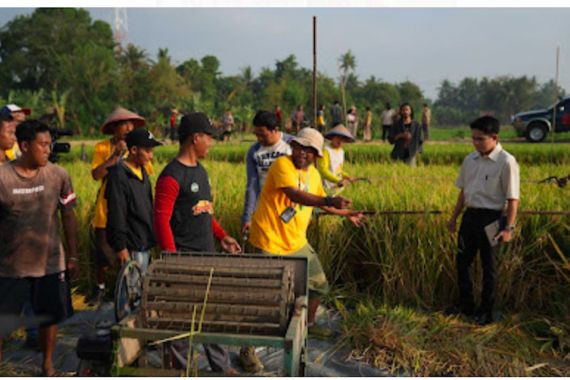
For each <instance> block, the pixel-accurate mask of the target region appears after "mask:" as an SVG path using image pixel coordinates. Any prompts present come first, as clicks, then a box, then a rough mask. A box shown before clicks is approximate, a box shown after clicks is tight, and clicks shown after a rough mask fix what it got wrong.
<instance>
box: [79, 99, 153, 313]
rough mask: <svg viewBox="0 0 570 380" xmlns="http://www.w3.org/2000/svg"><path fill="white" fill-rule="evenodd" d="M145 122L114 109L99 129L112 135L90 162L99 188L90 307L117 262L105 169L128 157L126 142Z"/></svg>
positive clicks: (150, 169)
mask: <svg viewBox="0 0 570 380" xmlns="http://www.w3.org/2000/svg"><path fill="white" fill-rule="evenodd" d="M144 124H145V119H144V118H143V117H142V116H140V115H138V114H136V113H134V112H132V111H129V110H127V109H125V108H123V107H117V108H115V110H114V111H113V112H112V113H111V114H110V115H109V117H107V120H105V122H104V123H103V125H102V126H101V132H103V134H105V135H111V136H112V137H111V138H110V139H106V140H103V141H100V142H98V143H97V144H95V148H94V152H93V161H92V163H91V176H92V177H93V179H94V180H96V181H101V187H100V188H99V192H98V193H97V203H96V204H95V217H94V218H93V222H92V227H93V232H94V239H95V252H94V254H95V263H96V267H97V288H96V289H95V291H94V293H93V295H92V297H91V298H90V300H89V303H90V304H99V303H100V302H101V301H102V299H103V296H104V294H105V275H106V273H107V271H108V269H109V267H110V266H112V265H114V263H115V262H117V257H116V255H115V251H114V250H113V248H111V246H110V245H109V243H108V242H107V236H106V232H105V229H106V227H107V200H106V199H105V188H106V178H107V174H108V169H109V168H110V167H111V166H113V165H115V164H116V163H117V162H119V160H121V159H123V158H125V157H126V156H127V154H128V150H127V143H126V142H125V138H126V136H127V134H128V133H129V132H130V131H132V130H133V129H135V128H138V127H142V126H143V125H144ZM145 171H146V172H147V174H149V175H151V174H153V167H152V164H151V163H150V162H148V163H147V164H146V165H145Z"/></svg>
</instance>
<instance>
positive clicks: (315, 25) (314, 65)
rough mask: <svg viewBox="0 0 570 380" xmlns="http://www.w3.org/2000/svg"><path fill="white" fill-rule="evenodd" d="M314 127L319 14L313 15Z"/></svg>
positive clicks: (314, 119) (314, 122) (315, 122)
mask: <svg viewBox="0 0 570 380" xmlns="http://www.w3.org/2000/svg"><path fill="white" fill-rule="evenodd" d="M313 127H315V128H316V127H317V16H313Z"/></svg>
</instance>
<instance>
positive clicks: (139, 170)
mask: <svg viewBox="0 0 570 380" xmlns="http://www.w3.org/2000/svg"><path fill="white" fill-rule="evenodd" d="M125 165H126V166H127V167H128V168H129V170H130V171H131V172H133V174H134V175H136V176H137V178H138V179H140V180H141V181H142V180H143V174H142V168H141V167H140V166H139V167H138V168H135V167H134V166H132V165H131V164H129V163H128V162H127V161H125Z"/></svg>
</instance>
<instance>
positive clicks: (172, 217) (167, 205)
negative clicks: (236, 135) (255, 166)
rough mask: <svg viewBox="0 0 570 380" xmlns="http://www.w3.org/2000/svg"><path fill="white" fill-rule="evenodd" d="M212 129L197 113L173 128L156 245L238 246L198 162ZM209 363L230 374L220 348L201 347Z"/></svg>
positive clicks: (159, 189)
mask: <svg viewBox="0 0 570 380" xmlns="http://www.w3.org/2000/svg"><path fill="white" fill-rule="evenodd" d="M216 134H217V130H216V129H214V128H213V127H212V124H211V123H210V121H209V120H208V118H207V117H206V115H205V114H203V113H201V112H196V113H192V114H189V115H186V116H184V117H183V118H182V120H181V121H180V125H179V127H178V140H179V142H180V150H179V152H178V155H177V156H176V158H175V159H174V160H172V161H171V162H170V163H169V164H168V165H167V166H166V167H165V168H164V170H163V171H162V173H161V174H160V177H159V178H158V182H157V184H156V200H155V208H154V228H155V233H156V238H157V241H158V243H159V245H160V248H161V249H162V250H163V251H166V252H177V251H186V252H215V251H216V247H215V244H214V236H215V237H216V238H217V239H218V240H219V241H220V245H221V246H222V248H223V250H224V251H227V252H230V253H239V252H240V251H241V247H240V246H239V244H238V242H237V241H236V240H235V239H234V238H233V237H231V236H229V235H228V234H227V233H226V232H225V231H224V230H223V229H222V227H220V225H219V224H218V222H217V221H216V219H215V218H214V216H213V213H214V207H213V204H212V195H211V192H210V183H209V181H208V173H206V170H205V169H204V167H203V166H202V165H201V164H200V162H199V160H200V159H202V158H205V157H206V155H207V154H208V148H209V147H210V145H212V141H213V139H212V136H215V135H216ZM204 348H205V350H206V356H207V357H208V362H209V363H210V367H211V368H212V370H213V371H215V372H223V373H224V374H226V375H234V374H236V371H235V369H233V368H231V367H230V363H229V357H228V354H227V352H226V350H225V349H224V348H223V347H221V346H219V345H217V344H208V345H204Z"/></svg>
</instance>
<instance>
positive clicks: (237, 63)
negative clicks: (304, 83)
mask: <svg viewBox="0 0 570 380" xmlns="http://www.w3.org/2000/svg"><path fill="white" fill-rule="evenodd" d="M87 9H88V10H89V12H90V13H91V16H92V17H93V18H94V19H100V20H104V21H107V22H109V23H110V24H111V25H112V24H113V23H114V9H113V8H87ZM32 11H33V8H0V25H2V26H3V25H5V24H6V22H8V21H10V20H11V19H12V18H13V17H15V16H16V15H19V14H30V13H31V12H32ZM313 16H317V54H318V62H317V67H318V70H319V71H321V72H323V73H325V74H327V75H328V76H331V77H334V78H337V77H338V75H339V72H338V58H339V57H340V56H341V55H342V54H343V53H345V52H346V51H348V50H351V51H352V53H353V54H354V56H355V57H356V74H357V75H358V77H359V79H360V80H363V81H364V80H365V79H367V78H369V77H370V76H372V75H373V76H375V77H376V78H377V79H382V80H384V81H387V82H390V83H398V82H402V81H405V80H410V81H412V82H414V83H416V84H418V85H419V86H420V88H421V89H422V90H423V92H424V95H426V96H427V97H429V98H431V99H432V100H433V99H435V98H436V97H437V89H438V87H439V85H440V84H441V82H442V81H443V80H444V79H449V80H451V81H452V82H455V83H457V82H459V81H460V80H461V79H463V78H465V77H475V78H482V77H484V76H487V77H495V76H499V75H512V76H521V75H527V76H535V77H536V78H537V80H538V81H539V82H540V83H543V82H546V81H548V80H550V79H554V77H555V70H556V47H557V46H560V61H559V64H560V71H559V72H560V75H559V84H560V85H561V86H562V87H563V88H564V89H565V90H566V91H567V92H569V90H570V23H569V22H568V20H569V19H570V8H251V7H250V8H133V7H131V8H127V17H128V41H129V42H131V43H133V44H135V45H137V46H139V47H141V48H143V49H144V50H145V51H146V52H147V53H148V54H149V56H150V57H152V58H154V57H156V54H157V52H158V49H159V48H168V50H169V52H170V55H171V57H172V60H173V62H174V63H182V62H184V61H185V60H187V59H190V58H195V59H200V58H202V57H203V56H205V55H209V54H211V55H215V56H216V57H218V59H219V60H220V62H221V71H222V72H223V74H224V75H232V74H238V73H239V72H240V70H241V69H242V68H244V67H246V66H251V67H252V68H253V70H254V73H255V74H258V73H259V71H260V69H261V68H262V67H271V68H274V65H275V62H276V61H277V60H282V59H284V58H286V57H287V56H288V55H289V54H294V55H295V56H296V57H297V61H298V62H299V64H300V65H301V66H303V67H306V68H312V17H313Z"/></svg>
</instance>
